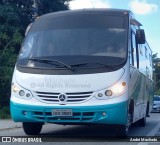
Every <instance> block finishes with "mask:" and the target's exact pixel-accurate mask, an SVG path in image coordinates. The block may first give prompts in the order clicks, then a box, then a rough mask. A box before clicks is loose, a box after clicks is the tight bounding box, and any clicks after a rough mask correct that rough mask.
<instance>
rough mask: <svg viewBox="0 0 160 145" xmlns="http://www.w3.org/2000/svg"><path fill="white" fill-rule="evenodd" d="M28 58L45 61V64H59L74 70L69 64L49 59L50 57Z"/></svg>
mask: <svg viewBox="0 0 160 145" xmlns="http://www.w3.org/2000/svg"><path fill="white" fill-rule="evenodd" d="M29 60H32V61H37V62H41V63H47V64H51V65H56V66H60V65H61V66H64V67H66V68H68V69H70V70H72V71H74V69H73V68H72V67H71V66H70V65H68V64H65V63H64V62H62V61H59V60H50V59H41V58H29ZM54 62H56V63H59V64H60V65H57V64H54Z"/></svg>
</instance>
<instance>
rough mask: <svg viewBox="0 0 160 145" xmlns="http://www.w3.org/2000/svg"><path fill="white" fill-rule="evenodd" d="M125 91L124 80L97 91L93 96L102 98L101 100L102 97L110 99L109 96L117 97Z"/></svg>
mask: <svg viewBox="0 0 160 145" xmlns="http://www.w3.org/2000/svg"><path fill="white" fill-rule="evenodd" d="M126 91H127V84H126V82H118V83H116V84H114V85H113V86H111V87H109V88H107V89H104V90H101V91H98V92H97V93H96V94H95V97H96V98H97V99H102V100H103V99H110V98H114V97H118V96H120V95H122V94H124V93H125V92H126Z"/></svg>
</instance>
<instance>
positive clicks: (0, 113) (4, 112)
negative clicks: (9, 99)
mask: <svg viewBox="0 0 160 145" xmlns="http://www.w3.org/2000/svg"><path fill="white" fill-rule="evenodd" d="M10 118H11V116H10V111H9V107H3V108H1V109H0V119H10Z"/></svg>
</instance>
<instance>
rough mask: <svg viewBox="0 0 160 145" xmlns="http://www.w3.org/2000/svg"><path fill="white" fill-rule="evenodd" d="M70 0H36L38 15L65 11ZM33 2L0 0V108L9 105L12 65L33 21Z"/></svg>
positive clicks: (31, 0)
mask: <svg viewBox="0 0 160 145" xmlns="http://www.w3.org/2000/svg"><path fill="white" fill-rule="evenodd" d="M69 1H70V0H36V1H35V2H37V6H38V14H39V15H42V14H45V13H49V12H54V11H60V10H67V9H68V2H69ZM33 3H34V0H0V106H1V107H3V106H7V105H9V98H10V86H11V79H12V73H13V69H14V64H15V62H16V57H17V54H18V52H19V49H20V45H21V42H22V40H23V37H24V34H25V29H26V27H27V25H29V24H30V23H31V22H32V21H33V20H34V15H33V14H34V11H33Z"/></svg>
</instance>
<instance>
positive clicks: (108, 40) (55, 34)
mask: <svg viewBox="0 0 160 145" xmlns="http://www.w3.org/2000/svg"><path fill="white" fill-rule="evenodd" d="M127 26H128V20H127V17H126V16H116V15H100V14H85V15H84V14H79V15H67V16H59V17H46V18H43V19H41V18H40V20H37V21H36V22H35V23H34V24H33V26H32V27H31V29H30V31H29V33H28V35H27V37H26V39H25V41H24V43H23V45H22V48H21V51H20V54H19V58H18V63H19V64H20V65H26V66H28V67H33V65H29V64H30V62H29V59H30V58H43V59H44V58H45V59H51V60H53V59H54V60H55V59H56V60H61V61H62V60H63V62H67V64H69V65H74V64H76V63H83V62H84V61H89V60H92V61H94V62H95V61H96V62H101V63H102V62H103V63H104V62H105V63H107V64H111V65H112V64H119V63H121V62H122V61H124V59H126V56H127V29H128V28H127ZM74 58H76V59H74ZM37 63H38V62H37ZM43 66H44V67H45V65H44V64H43ZM46 66H48V65H46ZM34 67H36V62H34ZM52 67H54V66H52Z"/></svg>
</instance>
